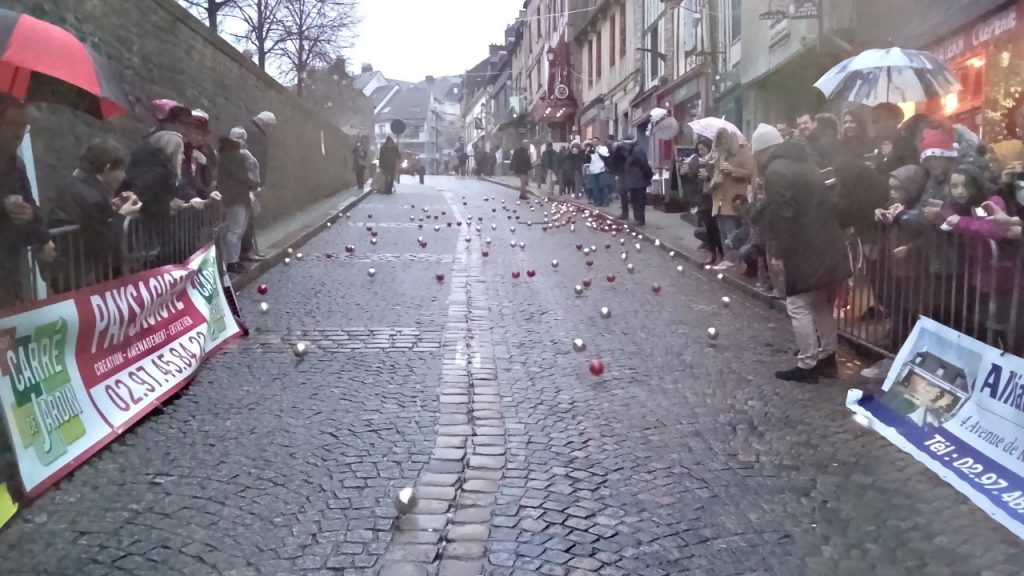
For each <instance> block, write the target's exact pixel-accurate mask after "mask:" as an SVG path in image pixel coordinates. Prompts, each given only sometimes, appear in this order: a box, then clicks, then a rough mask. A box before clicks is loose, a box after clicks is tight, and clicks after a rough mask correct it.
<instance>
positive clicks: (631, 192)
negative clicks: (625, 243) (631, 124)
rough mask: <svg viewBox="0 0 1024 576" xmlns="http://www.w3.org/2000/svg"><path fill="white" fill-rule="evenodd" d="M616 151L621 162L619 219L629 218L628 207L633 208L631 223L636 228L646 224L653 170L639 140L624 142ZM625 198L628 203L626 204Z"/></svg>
mask: <svg viewBox="0 0 1024 576" xmlns="http://www.w3.org/2000/svg"><path fill="white" fill-rule="evenodd" d="M617 150H621V158H622V160H621V162H622V187H621V192H620V194H623V195H624V196H623V198H622V214H620V215H619V218H621V219H623V220H625V219H626V218H628V217H629V206H630V205H632V207H633V222H634V224H636V225H637V226H644V225H646V223H647V219H646V214H647V188H648V187H649V186H650V185H651V180H652V179H653V178H654V170H653V169H652V168H651V164H650V162H648V161H647V152H645V151H644V147H643V145H642V143H641V142H640V141H639V140H634V141H632V142H624V143H623V144H621V145H619V147H618V149H617ZM626 197H628V198H629V203H628V204H627V203H626Z"/></svg>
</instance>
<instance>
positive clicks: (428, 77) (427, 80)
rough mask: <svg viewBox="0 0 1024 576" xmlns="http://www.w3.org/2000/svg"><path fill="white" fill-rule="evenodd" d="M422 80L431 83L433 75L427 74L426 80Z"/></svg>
mask: <svg viewBox="0 0 1024 576" xmlns="http://www.w3.org/2000/svg"><path fill="white" fill-rule="evenodd" d="M424 82H426V83H427V84H428V85H430V84H433V83H434V77H433V76H427V78H426V80H424Z"/></svg>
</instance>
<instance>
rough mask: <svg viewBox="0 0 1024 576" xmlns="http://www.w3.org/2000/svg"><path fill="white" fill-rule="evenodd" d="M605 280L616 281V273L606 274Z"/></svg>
mask: <svg viewBox="0 0 1024 576" xmlns="http://www.w3.org/2000/svg"><path fill="white" fill-rule="evenodd" d="M605 280H607V281H609V282H615V274H609V275H607V276H605Z"/></svg>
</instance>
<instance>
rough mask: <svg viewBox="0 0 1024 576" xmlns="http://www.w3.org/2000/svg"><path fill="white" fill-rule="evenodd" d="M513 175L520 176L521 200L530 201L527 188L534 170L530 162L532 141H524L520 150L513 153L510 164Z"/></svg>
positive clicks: (517, 149)
mask: <svg viewBox="0 0 1024 576" xmlns="http://www.w3.org/2000/svg"><path fill="white" fill-rule="evenodd" d="M509 168H510V169H511V170H512V173H513V174H515V175H516V176H519V199H520V200H529V198H530V197H529V195H527V193H526V188H527V186H528V185H529V183H530V170H533V163H532V162H530V141H529V140H523V142H522V143H521V144H520V145H519V147H518V148H516V149H515V150H513V151H512V160H511V161H510V162H509Z"/></svg>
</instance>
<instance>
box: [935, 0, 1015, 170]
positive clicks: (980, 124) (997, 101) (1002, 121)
mask: <svg viewBox="0 0 1024 576" xmlns="http://www.w3.org/2000/svg"><path fill="white" fill-rule="evenodd" d="M1022 10H1024V2H1018V1H1015V2H1010V3H1007V4H1005V5H1004V6H1002V7H1001V8H1000V9H998V10H996V11H995V12H990V13H988V14H986V15H985V16H983V17H981V18H979V19H978V20H976V21H974V22H972V23H970V24H967V25H965V26H963V27H962V28H960V29H958V30H957V31H955V32H954V33H953V34H951V35H950V36H947V37H946V38H943V39H942V40H940V41H938V42H936V43H934V44H932V45H931V46H929V47H928V50H929V51H930V52H931V53H932V54H934V55H935V56H937V57H938V58H940V59H942V60H944V61H945V62H946V64H947V65H948V66H949V67H950V69H951V70H952V71H953V73H954V75H956V77H957V78H958V79H959V80H960V84H961V85H962V89H961V90H960V92H957V93H954V94H947V95H946V96H945V97H943V98H941V99H934V100H932V101H930V102H928V103H927V104H924V105H919V106H918V109H919V111H923V112H927V113H929V114H931V115H934V116H940V117H944V118H947V119H948V120H949V121H950V122H952V123H955V124H963V125H964V126H966V127H968V128H970V129H971V130H972V131H974V132H975V133H977V134H978V135H979V136H980V137H981V139H982V140H983V141H984V142H986V143H988V144H990V145H992V146H993V150H994V151H995V152H996V154H997V155H998V156H999V157H1000V159H1001V160H1003V161H1004V162H1009V161H1015V160H1020V159H1022V154H1021V142H1020V139H1021V135H1022V134H1021V132H1020V130H1021V128H1024V34H1022V32H1024V23H1022V18H1024V12H1022Z"/></svg>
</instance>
